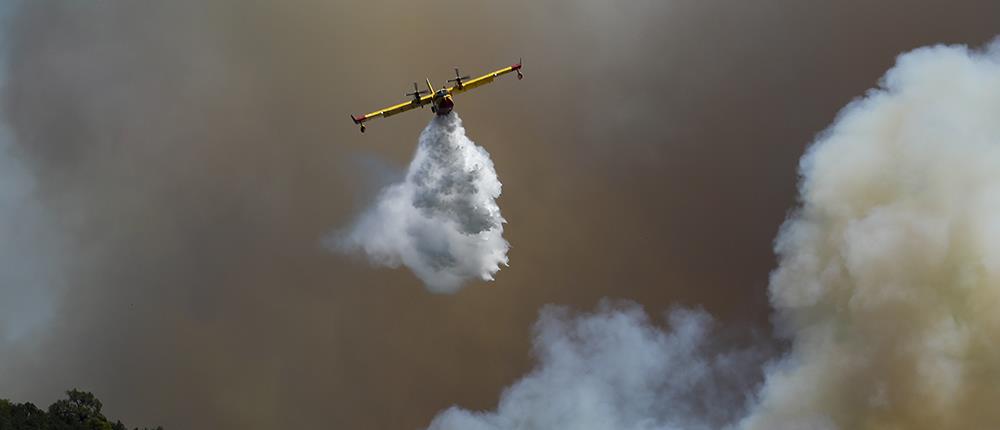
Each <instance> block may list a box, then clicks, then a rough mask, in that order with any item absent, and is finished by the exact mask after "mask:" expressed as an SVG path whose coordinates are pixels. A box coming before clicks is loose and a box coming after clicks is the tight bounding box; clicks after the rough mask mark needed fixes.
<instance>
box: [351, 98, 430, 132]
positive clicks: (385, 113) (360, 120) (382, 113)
mask: <svg viewBox="0 0 1000 430" xmlns="http://www.w3.org/2000/svg"><path fill="white" fill-rule="evenodd" d="M433 99H434V96H433V95H431V94H428V95H425V96H423V97H421V98H420V101H419V102H418V101H416V100H410V101H408V102H403V103H400V104H398V105H395V106H390V107H387V108H385V109H382V110H377V111H375V112H371V113H367V114H364V115H361V116H360V117H355V116H354V115H351V119H352V120H354V123H355V124H361V131H364V130H365V126H364V122H365V121H371V120H373V119H375V118H378V117H382V118H388V117H390V116H393V115H395V114H397V113H403V112H406V111H408V110H410V109H416V108H418V107H423V106H425V105H427V104H429V103H431V101H432V100H433Z"/></svg>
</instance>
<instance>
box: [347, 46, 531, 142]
mask: <svg viewBox="0 0 1000 430" xmlns="http://www.w3.org/2000/svg"><path fill="white" fill-rule="evenodd" d="M510 72H517V79H518V80H521V79H523V78H524V75H522V74H521V61H520V60H518V62H517V64H512V65H510V66H507V67H504V68H502V69H500V70H497V71H495V72H492V73H487V74H485V75H483V76H480V77H478V78H476V79H471V80H469V76H462V74H461V73H459V72H458V68H455V77H454V78H451V79H449V80H448V82H454V83H455V85H454V86H451V87H441V89H440V90H437V91H434V86H433V85H431V80H430V79H426V78H425V79H424V80H425V81H426V83H427V89H426V90H421V89H418V88H417V83H416V82H414V83H413V92H412V93H406V96H407V97H413V100H410V101H408V102H403V103H400V104H398V105H395V106H391V107H387V108H385V109H382V110H377V111H375V112H372V113H369V114H365V115H361V116H359V117H355V116H354V115H353V114H352V115H351V120H352V121H354V123H355V124H358V125H360V126H361V132H362V133H364V132H365V128H366V127H365V122H366V121H371V120H373V119H375V118H378V117H382V118H388V117H390V116H393V115H395V114H398V113H402V112H406V111H408V110H411V109H416V108H418V107H419V108H423V107H424V106H425V105H428V104H429V105H431V112H434V113H436V114H438V115H447V114H449V113H451V111H452V109H453V108H454V107H455V101H454V100H453V99H452V96H453V95H455V94H460V93H463V92H466V91H469V90H471V89H473V88H476V87H480V86H483V85H486V84H489V83H492V82H493V80H494V79H496V78H497V77H500V76H502V75H505V74H507V73H510Z"/></svg>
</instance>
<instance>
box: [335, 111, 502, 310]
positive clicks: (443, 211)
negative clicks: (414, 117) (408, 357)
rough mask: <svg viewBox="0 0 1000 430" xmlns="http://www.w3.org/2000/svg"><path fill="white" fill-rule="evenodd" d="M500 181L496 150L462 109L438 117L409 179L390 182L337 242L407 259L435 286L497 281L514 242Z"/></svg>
mask: <svg viewBox="0 0 1000 430" xmlns="http://www.w3.org/2000/svg"><path fill="white" fill-rule="evenodd" d="M500 187H501V185H500V180H499V179H497V174H496V171H495V170H494V168H493V162H492V161H491V160H490V156H489V153H487V152H486V150H485V149H483V148H482V147H479V146H477V145H476V144H475V143H473V142H472V141H471V140H469V138H468V137H466V135H465V129H464V128H463V127H462V120H461V119H460V118H459V117H458V114H456V113H454V112H453V113H451V114H449V115H445V116H435V117H434V118H433V119H432V120H431V122H430V124H428V125H427V128H425V129H424V131H423V132H422V133H421V134H420V141H419V145H418V147H417V152H416V155H414V157H413V161H412V162H411V163H410V167H409V169H408V171H407V174H406V178H405V179H404V181H403V182H400V183H397V184H393V185H391V186H389V187H387V188H386V189H384V190H383V191H382V192H381V194H380V195H379V197H378V199H377V201H376V203H375V205H374V207H372V208H371V209H370V210H368V211H367V212H366V213H365V214H364V215H362V217H361V219H360V220H359V221H358V222H357V223H356V224H355V225H354V227H353V228H352V229H351V230H350V231H349V232H347V233H346V234H343V235H338V236H336V237H334V238H333V241H332V244H333V246H334V247H335V248H336V249H338V250H342V251H348V252H353V251H360V252H363V253H364V254H365V255H367V256H368V258H369V260H370V261H371V262H372V263H373V264H377V265H383V266H389V267H398V266H399V265H400V264H403V265H405V266H406V267H409V268H410V269H411V270H413V272H414V273H415V274H416V275H417V276H418V277H419V278H420V279H421V280H422V281H423V282H424V284H425V285H426V286H427V288H428V289H429V290H430V291H433V292H439V293H451V292H455V291H457V290H458V289H459V288H461V287H462V285H463V284H464V283H465V282H466V281H468V280H470V279H482V280H487V281H488V280H492V279H493V275H494V274H495V273H496V272H497V271H499V270H500V265H501V264H503V265H506V264H507V250H508V249H509V248H510V245H509V244H508V243H507V241H506V240H504V238H503V224H504V223H505V222H506V221H504V219H503V217H502V216H501V215H500V207H499V206H497V203H496V199H497V197H499V196H500Z"/></svg>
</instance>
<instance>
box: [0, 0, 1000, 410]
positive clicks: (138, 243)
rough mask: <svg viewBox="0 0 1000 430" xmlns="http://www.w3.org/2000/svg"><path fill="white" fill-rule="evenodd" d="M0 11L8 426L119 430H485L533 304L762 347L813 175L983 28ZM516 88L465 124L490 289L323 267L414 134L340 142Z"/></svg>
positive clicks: (754, 16) (980, 11)
mask: <svg viewBox="0 0 1000 430" xmlns="http://www.w3.org/2000/svg"><path fill="white" fill-rule="evenodd" d="M8 9H9V11H7V10H8ZM0 11H2V12H0V15H3V16H5V20H6V21H5V25H4V26H3V27H2V28H0V31H2V36H0V40H2V41H3V60H2V65H3V66H4V67H5V69H6V70H5V72H4V73H0V76H2V77H3V78H4V82H3V86H2V88H3V90H2V94H0V112H2V114H3V123H4V124H5V127H6V133H5V134H6V135H7V136H8V137H7V138H6V139H4V144H5V145H7V148H6V149H8V151H7V152H6V153H5V155H4V158H3V159H2V163H3V164H0V165H2V166H13V167H11V168H10V169H7V168H5V169H4V173H3V176H0V180H2V181H3V184H0V198H2V199H3V200H2V201H0V205H2V206H0V208H2V210H3V213H0V218H2V220H0V223H2V225H0V234H4V235H5V237H4V238H3V244H2V249H0V256H3V260H4V262H3V265H0V267H2V268H3V270H4V273H3V274H0V282H2V284H0V293H2V295H3V301H2V303H0V312H2V313H3V314H2V315H0V324H2V326H0V328H3V330H0V332H2V333H3V334H4V336H2V337H0V397H3V398H12V399H17V400H28V401H32V402H36V403H38V404H48V403H49V402H51V401H52V400H54V399H55V398H56V397H58V396H59V395H60V394H61V393H62V391H64V390H67V389H69V388H72V387H79V388H82V389H86V390H90V391H93V392H94V393H95V394H97V395H98V396H99V397H100V398H101V399H102V400H103V401H104V404H105V405H106V411H107V413H108V415H109V416H115V417H121V419H122V420H124V421H126V422H127V423H129V424H130V425H164V426H165V427H167V428H191V429H198V428H237V427H238V428H247V429H258V428H259V429H265V428H275V427H332V428H348V427H349V428H423V427H426V426H427V425H429V424H430V423H431V421H432V419H433V418H434V417H435V416H436V415H437V414H438V413H439V412H440V411H442V410H444V409H446V408H448V407H450V406H452V405H455V404H457V405H459V406H461V407H462V408H465V409H472V410H477V409H492V408H494V407H495V406H496V404H497V401H498V399H499V396H500V393H501V391H502V390H503V388H504V387H506V386H509V385H511V384H512V383H514V382H515V381H517V380H518V378H519V377H520V376H521V375H523V374H525V372H527V371H529V370H530V369H531V368H532V366H533V363H534V359H533V357H532V356H531V354H530V350H531V343H532V325H533V324H534V322H535V321H536V319H538V318H539V312H540V310H541V309H543V306H545V305H548V304H555V305H560V306H566V307H567V308H568V309H571V310H577V311H589V310H592V309H594V308H595V307H598V306H599V303H600V302H601V300H602V299H604V298H610V299H623V300H630V301H633V302H635V303H638V304H639V305H641V306H642V307H643V308H645V309H647V310H648V311H650V312H651V313H659V312H662V311H664V310H667V309H669V308H671V307H672V306H678V305H681V306H687V307H695V308H701V309H704V310H705V311H706V312H708V313H710V314H711V315H713V316H714V318H716V319H717V320H718V321H719V324H720V326H722V327H728V328H729V329H727V330H732V331H733V333H732V336H734V337H736V338H739V339H743V340H742V341H741V342H749V341H750V340H754V339H760V337H759V336H757V335H756V334H755V333H769V332H770V331H771V330H772V328H771V327H772V326H771V315H772V310H771V307H770V305H769V303H768V290H767V286H768V280H769V274H770V273H771V271H772V270H774V269H775V267H776V266H777V258H776V256H775V254H774V251H773V244H774V240H775V236H776V234H777V233H778V228H779V226H780V225H781V223H782V222H783V221H784V220H785V218H786V216H787V215H788V211H789V210H790V209H792V208H793V207H794V206H795V205H796V193H797V190H798V188H797V168H798V163H799V158H800V157H801V156H802V155H803V153H804V150H805V148H806V147H807V145H808V144H809V143H810V142H812V141H813V140H814V139H815V138H816V136H817V134H818V133H820V132H821V131H823V130H824V129H826V128H827V127H828V126H829V125H830V124H831V123H832V122H833V121H834V119H835V118H836V117H837V113H838V112H839V111H840V110H841V109H842V108H843V107H844V106H845V105H846V104H847V103H848V102H850V101H851V100H853V99H854V98H856V97H859V96H861V95H863V94H864V93H865V91H866V90H867V89H869V88H871V87H873V86H875V85H876V84H877V82H878V79H879V78H880V77H881V76H882V75H883V74H884V73H885V71H886V70H887V69H889V68H890V67H891V66H892V65H893V63H894V62H895V58H896V56H897V55H899V54H900V53H902V52H904V51H908V50H911V49H914V48H917V47H920V46H925V45H930V44H936V43H949V44H952V43H962V44H969V45H972V46H979V45H982V44H984V43H986V42H988V41H989V40H991V39H992V38H993V37H994V36H995V35H996V34H997V33H998V31H997V27H996V22H995V19H993V17H996V16H1000V5H998V4H996V3H995V2H987V1H923V2H919V3H914V2H904V1H895V0H893V1H884V2H863V1H842V2H814V1H792V0H782V1H779V0H764V1H759V2H752V3H751V2H741V1H735V0H734V1H696V0H688V1H628V2H625V1H615V2H598V1H591V0H586V1H559V0H557V1H551V2H534V1H509V2H488V3H482V4H477V3H455V2H447V1H440V0H434V1H430V2H421V3H416V2H403V1H394V0H392V1H371V2H352V3H346V2H320V1H305V0H303V1H298V2H282V3H280V4H279V3H277V2H264V1H261V2H256V1H251V2H237V1H208V2H204V1H177V2H159V3H139V2H126V1H112V2H101V3H79V2H65V1H31V2H20V3H17V4H14V3H10V4H8V5H5V7H2V8H0ZM518 58H523V63H524V69H523V72H524V74H525V78H524V80H521V81H517V80H515V79H501V80H500V81H498V82H497V83H495V84H493V85H491V86H488V87H484V88H482V89H480V90H477V91H475V92H471V93H469V94H463V95H460V96H458V97H457V99H456V103H457V106H456V111H458V112H459V113H460V114H461V116H462V119H463V122H464V125H465V128H466V132H467V134H468V136H469V138H470V139H471V140H473V141H475V142H476V144H478V145H481V146H483V147H484V148H486V149H487V150H488V151H489V153H490V155H491V158H492V160H493V162H494V167H495V169H496V172H497V174H498V176H499V178H500V180H501V181H502V183H503V194H502V195H501V196H500V198H499V200H498V204H499V206H500V209H501V210H502V212H503V216H504V218H505V219H506V220H507V224H506V225H505V227H504V238H505V239H506V240H507V241H508V242H509V243H510V246H511V248H510V251H509V253H508V257H509V263H510V266H509V267H505V268H503V269H502V270H501V271H500V272H499V273H497V274H496V279H495V281H493V282H490V283H485V282H474V283H472V284H471V285H469V286H468V287H466V288H465V289H463V290H461V291H459V292H457V293H455V294H433V293H430V292H428V291H427V290H425V289H424V288H423V286H422V284H421V282H420V280H419V279H417V278H416V277H415V276H414V275H413V274H411V273H410V272H408V271H406V270H387V269H376V268H372V267H370V266H369V265H368V264H367V263H366V262H365V261H364V259H362V258H356V257H351V256H345V255H341V254H336V253H331V252H329V251H328V250H327V249H326V248H325V247H324V246H323V243H322V241H323V238H324V237H326V236H327V235H328V234H330V232H332V231H336V230H338V229H342V228H345V227H346V226H348V225H349V224H350V223H351V222H352V220H354V219H355V218H356V217H357V216H358V214H359V213H360V212H361V211H363V210H364V209H365V208H366V207H368V206H369V205H370V203H371V202H372V201H374V199H375V198H376V192H377V190H378V189H379V188H380V187H381V186H383V185H385V184H387V183H389V182H391V181H392V180H394V179H395V178H398V176H399V175H400V174H401V172H403V171H404V169H405V167H406V165H407V164H408V162H409V160H410V158H411V157H412V155H413V153H414V151H415V148H416V144H417V137H418V134H419V133H420V131H421V130H422V129H423V127H424V126H425V124H426V123H427V121H428V120H429V114H428V113H427V112H411V113H408V114H406V115H400V116H398V117H394V118H391V119H389V120H379V121H375V122H372V123H371V124H370V127H369V128H368V132H367V133H365V134H364V135H361V134H359V133H358V131H357V129H356V127H355V126H354V125H353V124H352V123H350V122H349V121H348V119H349V118H348V115H349V114H352V113H354V114H358V113H364V112H367V111H370V110H373V109H376V108H380V107H382V106H383V105H388V104H391V103H394V102H397V101H399V100H401V97H402V94H403V93H404V92H405V91H407V90H408V89H409V86H410V85H411V84H410V83H411V82H413V81H419V80H421V79H423V78H424V77H428V78H430V79H431V80H432V82H434V83H437V84H439V85H440V83H441V82H442V81H443V80H444V79H446V78H447V77H449V76H450V75H451V73H452V68H453V67H455V66H458V67H461V68H462V71H463V72H464V73H468V74H473V75H475V74H477V73H482V72H486V71H490V70H493V69H495V68H499V67H503V66H506V65H508V64H510V63H512V62H515V61H517V59H518ZM15 171H16V172H20V173H16V172H15ZM10 172H15V173H10ZM11 202H14V203H11ZM12 304H15V305H12ZM25 310H31V311H29V312H26V311H25ZM764 338H768V337H767V336H764ZM760 342H763V343H768V342H771V341H760ZM771 347H773V348H778V349H780V348H783V345H781V344H776V345H772V346H771Z"/></svg>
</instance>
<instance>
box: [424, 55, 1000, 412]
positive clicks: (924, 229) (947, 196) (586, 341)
mask: <svg viewBox="0 0 1000 430" xmlns="http://www.w3.org/2000/svg"><path fill="white" fill-rule="evenodd" d="M800 168H801V175H802V182H801V185H800V200H801V208H799V209H798V210H797V211H796V212H795V213H794V214H793V215H792V216H791V217H790V218H789V220H788V221H787V222H786V223H785V225H784V226H783V228H782V230H781V232H780V234H779V236H778V238H777V241H776V252H777V254H778V256H779V257H780V264H779V267H778V268H777V269H776V270H775V271H774V272H773V273H772V279H771V283H770V287H769V289H770V295H771V302H772V305H773V306H774V308H775V319H776V321H777V327H776V328H777V329H778V331H779V333H781V335H782V336H784V337H787V338H788V339H789V340H790V341H791V346H790V350H789V352H788V353H787V354H786V355H784V356H783V357H781V358H780V359H778V360H776V361H773V362H772V363H771V364H770V365H768V366H766V377H765V379H764V381H763V383H762V385H761V386H760V387H759V388H756V389H754V388H750V387H749V386H747V384H735V385H734V384H729V385H726V384H725V378H723V379H722V380H720V379H718V378H719V377H720V375H726V374H727V371H728V370H727V369H741V368H743V367H744V366H745V364H747V363H753V362H754V360H752V359H749V358H747V357H750V358H752V357H753V355H752V354H749V355H748V354H744V355H738V354H737V355H733V357H738V358H739V359H737V360H735V361H732V362H727V363H731V364H724V365H721V366H719V365H718V362H717V361H716V358H717V357H716V356H711V355H707V354H705V352H704V351H703V350H701V349H699V347H698V345H700V344H701V342H703V341H704V338H705V336H706V334H705V332H706V331H705V329H704V328H702V327H703V325H704V324H705V323H706V321H707V320H708V318H707V317H706V316H704V315H700V316H698V315H697V314H695V315H694V316H692V315H691V314H683V313H681V314H679V315H680V316H677V315H674V316H672V323H673V324H672V331H663V330H660V329H655V328H651V327H650V326H649V324H648V322H646V321H645V320H644V319H643V316H642V314H641V312H640V311H638V310H636V309H627V310H624V311H602V312H599V313H598V314H595V315H590V316H587V317H583V318H579V319H574V320H566V319H565V317H564V316H553V315H551V314H549V313H543V316H542V319H541V320H540V322H539V328H538V333H537V334H536V344H535V349H536V351H537V352H538V358H539V364H538V367H537V368H536V369H535V370H534V371H533V372H532V373H531V374H529V375H527V376H525V377H524V378H523V379H522V380H521V381H519V382H518V383H516V384H515V385H513V386H512V387H510V388H509V389H508V390H507V391H505V393H504V394H503V396H502V399H501V401H500V405H499V407H498V409H497V411H496V412H486V413H474V412H469V411H464V410H461V409H458V408H454V407H453V408H451V409H448V410H446V411H444V412H442V413H441V414H440V415H438V416H437V418H435V420H434V421H433V422H432V424H431V427H430V428H431V429H434V430H450V429H497V430H499V429H609V430H610V429H705V428H738V429H745V430H765V429H766V430H785V429H787V430H803V429H805V430H834V429H844V430H847V429H916V430H922V429H942V428H947V429H987V428H997V426H998V424H1000V408H997V407H996V404H997V403H998V402H1000V344H998V343H997V342H996V340H995V339H998V338H1000V217H998V215H1000V42H998V43H994V44H993V45H992V47H991V48H990V49H989V50H986V51H982V52H977V51H974V50H970V49H968V48H966V47H963V46H935V47H929V48H923V49H918V50H915V51H913V52H910V53H907V54H904V55H902V56H900V58H899V59H898V62H897V64H896V66H895V67H894V68H893V69H892V70H890V71H889V72H888V73H887V74H886V75H885V77H884V78H883V80H882V81H881V85H880V88H878V89H875V90H872V91H870V92H869V93H868V94H867V95H866V96H865V97H864V98H863V99H860V100H857V101H855V102H853V103H852V104H850V105H849V106H848V107H847V108H845V109H844V111H843V112H841V114H840V116H839V117H838V119H837V120H836V121H835V123H834V124H833V125H832V126H831V127H830V128H829V129H828V130H827V131H826V132H824V133H823V134H822V135H821V136H820V138H819V139H818V141H817V142H816V143H815V144H814V145H813V146H812V147H811V148H810V150H809V151H808V153H807V154H806V156H805V157H803V159H802V162H801V167H800ZM740 360H742V361H740ZM729 376H731V375H729ZM703 387H711V389H709V390H707V391H706V390H704V389H702V388H703ZM719 387H728V390H729V391H727V390H726V389H720V388H719ZM706 392H707V393H709V395H707V396H706V394H705V393H706ZM744 395H745V396H746V398H749V399H752V400H751V402H750V403H751V407H749V409H741V408H739V406H740V405H741V403H740V402H739V401H735V400H734V399H740V398H743V397H742V396H744ZM713 396H715V397H713ZM692 405H711V407H706V408H695V407H692ZM719 409H721V410H723V411H732V410H737V411H739V410H746V411H747V413H746V415H745V416H744V417H742V418H736V419H735V420H727V419H726V418H727V417H718V416H716V415H714V414H716V413H718V410H719ZM728 418H732V416H730V417H728Z"/></svg>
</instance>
